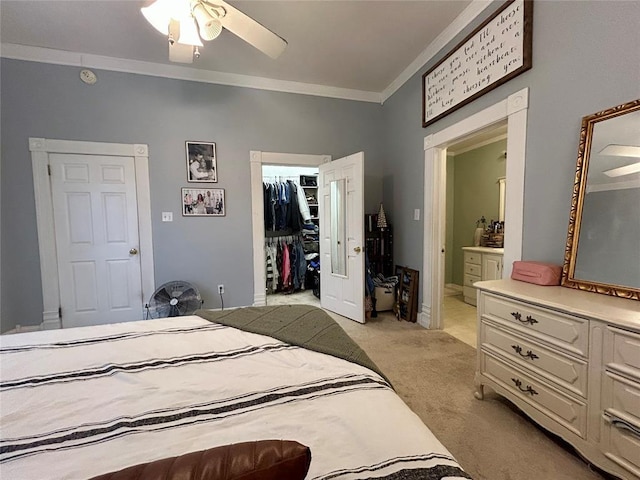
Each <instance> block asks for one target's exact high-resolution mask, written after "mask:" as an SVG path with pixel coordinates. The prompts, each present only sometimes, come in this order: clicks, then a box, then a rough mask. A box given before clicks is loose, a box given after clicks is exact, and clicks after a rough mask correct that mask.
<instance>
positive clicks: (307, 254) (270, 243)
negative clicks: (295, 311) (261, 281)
mask: <svg viewBox="0 0 640 480" xmlns="http://www.w3.org/2000/svg"><path fill="white" fill-rule="evenodd" d="M318 174H319V172H318V167H307V166H297V165H263V166H262V184H263V189H264V221H265V225H264V229H265V232H264V233H265V237H264V247H265V272H266V285H265V291H266V297H265V298H266V304H267V305H290V304H294V303H295V304H304V305H313V306H316V307H319V306H320V284H319V282H320V277H319V272H320V237H319V236H320V228H319V227H320V217H319V214H318V208H319V205H318Z"/></svg>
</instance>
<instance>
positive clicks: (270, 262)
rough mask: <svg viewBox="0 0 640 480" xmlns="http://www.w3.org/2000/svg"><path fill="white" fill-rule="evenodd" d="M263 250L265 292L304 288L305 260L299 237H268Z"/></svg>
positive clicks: (289, 291) (286, 291)
mask: <svg viewBox="0 0 640 480" xmlns="http://www.w3.org/2000/svg"><path fill="white" fill-rule="evenodd" d="M264 251H265V272H266V280H267V284H266V288H267V293H276V292H282V293H292V292H294V291H296V290H300V289H304V288H305V276H306V272H307V260H306V259H305V252H304V250H303V246H302V242H301V241H300V239H297V238H292V237H288V238H285V237H279V238H277V239H273V238H272V239H268V240H267V241H266V243H265V246H264Z"/></svg>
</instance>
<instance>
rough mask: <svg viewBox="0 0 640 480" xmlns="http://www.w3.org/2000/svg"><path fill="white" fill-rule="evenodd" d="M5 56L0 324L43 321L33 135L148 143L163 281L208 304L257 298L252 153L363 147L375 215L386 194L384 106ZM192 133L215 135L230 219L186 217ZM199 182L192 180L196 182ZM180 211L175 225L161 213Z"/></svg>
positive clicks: (157, 261) (338, 151) (337, 153)
mask: <svg viewBox="0 0 640 480" xmlns="http://www.w3.org/2000/svg"><path fill="white" fill-rule="evenodd" d="M78 72H79V69H78V68H74V67H65V66H57V65H49V64H41V63H35V62H23V61H15V60H7V59H2V63H1V78H0V81H1V83H0V85H1V88H2V107H1V111H0V114H1V125H0V127H1V135H2V136H1V140H2V147H1V154H2V164H1V168H2V179H1V181H2V184H1V194H2V197H1V199H2V205H1V208H2V211H1V213H2V217H1V235H2V239H1V243H2V254H1V275H2V280H3V281H2V289H1V290H2V293H1V294H2V297H1V318H2V325H1V327H0V328H1V331H6V330H9V329H11V328H13V326H14V325H15V324H16V323H19V324H22V325H35V324H39V323H40V322H41V321H42V292H41V281H40V264H39V256H38V245H37V230H36V218H35V201H34V192H33V186H32V182H33V180H32V170H31V157H30V154H29V149H28V137H44V138H56V139H68V140H86V141H96V142H118V143H146V144H148V145H149V155H150V158H149V163H150V184H151V202H152V211H151V213H152V221H153V240H154V265H155V281H156V285H158V286H159V285H160V284H161V283H163V282H166V281H169V280H177V279H181V280H187V281H191V282H193V283H195V284H196V285H197V286H198V287H199V289H200V290H201V293H202V295H203V297H204V299H205V307H207V308H217V307H219V296H218V295H217V293H216V285H218V284H219V283H223V284H225V306H239V305H250V304H252V303H253V285H252V282H251V281H247V279H251V278H253V263H252V262H253V258H252V239H251V235H252V234H251V197H250V168H249V151H250V150H262V151H271V152H291V153H308V154H329V155H332V156H333V158H339V157H341V156H344V155H348V154H351V153H354V152H357V151H360V150H363V151H364V152H365V165H366V167H365V168H366V171H367V175H366V178H365V190H366V192H367V193H366V199H367V205H366V206H365V208H367V209H368V210H370V211H371V210H374V211H375V210H376V209H377V205H378V204H379V202H380V201H381V200H382V196H381V188H380V185H381V184H382V173H381V172H382V165H383V160H384V158H383V156H382V153H381V151H382V140H381V139H382V120H381V119H382V109H381V107H380V105H377V104H373V103H364V102H353V101H346V100H337V99H328V98H321V97H313V96H305V95H294V94H286V93H277V92H267V91H261V90H254V89H247V88H237V87H227V86H221V85H210V84H204V83H196V82H187V81H179V80H170V79H165V78H156V77H147V76H142V75H132V74H126V73H118V72H109V71H98V72H97V74H98V79H99V80H98V83H97V84H96V85H94V86H88V85H85V84H83V83H81V81H80V79H79V78H78ZM185 140H199V141H213V142H216V149H217V156H218V164H217V166H218V183H217V184H215V186H216V187H219V188H224V189H225V190H226V208H227V215H226V216H225V217H221V218H219V217H216V218H204V217H199V218H185V217H182V216H181V213H180V212H181V195H180V188H181V187H187V186H189V184H188V183H187V182H186V160H185V152H184V148H185V145H184V142H185ZM191 185H193V184H191ZM163 211H173V212H174V217H173V218H174V221H173V223H162V222H161V221H160V217H161V212H163Z"/></svg>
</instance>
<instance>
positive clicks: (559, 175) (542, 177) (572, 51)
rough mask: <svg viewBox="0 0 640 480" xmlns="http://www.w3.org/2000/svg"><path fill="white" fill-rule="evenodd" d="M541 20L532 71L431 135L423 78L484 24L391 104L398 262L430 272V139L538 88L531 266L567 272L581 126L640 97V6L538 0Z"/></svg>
mask: <svg viewBox="0 0 640 480" xmlns="http://www.w3.org/2000/svg"><path fill="white" fill-rule="evenodd" d="M500 3H501V2H500ZM492 9H493V11H495V8H493V6H492V7H491V8H489V9H487V11H486V12H485V15H484V16H483V17H484V18H486V17H487V16H489V15H490V13H491V11H492ZM533 17H534V18H533V27H534V28H533V67H532V69H531V70H529V71H527V72H525V73H523V74H521V75H520V76H518V77H516V78H514V79H513V80H511V81H509V82H507V83H505V84H504V85H501V86H500V87H498V88H496V89H494V90H493V91H491V92H489V93H487V94H485V95H483V96H482V97H480V98H478V99H477V100H475V101H473V102H471V103H470V104H469V105H466V106H465V107H463V108H461V109H459V110H457V111H456V112H453V113H451V114H450V115H448V116H446V117H444V118H443V119H442V120H440V121H438V122H436V123H435V124H432V125H430V126H429V127H427V128H422V127H421V116H422V112H421V102H422V89H421V77H422V74H423V73H424V72H425V71H427V70H428V69H429V68H430V67H431V66H433V65H434V64H435V63H436V62H437V61H439V60H440V59H441V58H442V57H443V56H444V55H446V54H447V53H448V52H449V51H450V50H451V49H453V48H454V47H455V46H456V45H457V44H458V42H459V41H460V40H462V39H463V38H464V37H465V36H466V35H467V34H468V33H469V32H471V31H472V30H473V27H475V26H477V25H478V24H479V23H481V21H482V20H483V18H481V19H477V20H476V21H475V22H474V25H471V26H470V27H469V28H468V29H466V30H465V31H464V32H462V33H461V34H460V35H459V36H458V38H456V39H454V41H452V42H451V43H450V44H449V45H448V46H447V47H445V48H444V49H443V50H442V51H441V52H440V53H439V54H438V55H436V57H435V58H434V59H433V60H432V61H430V62H429V63H428V64H427V65H425V66H424V67H423V68H422V69H421V70H420V71H419V72H418V73H417V74H416V75H414V76H413V77H412V78H411V79H410V80H409V81H408V82H407V83H405V84H404V85H403V87H402V88H401V89H399V90H398V91H397V92H396V93H395V94H394V95H393V96H392V97H391V98H390V99H388V100H387V101H386V102H385V104H384V106H383V110H384V122H385V131H386V133H385V134H386V136H387V142H386V144H385V145H386V148H387V156H388V158H389V159H390V160H389V161H388V162H387V163H386V164H385V171H384V199H385V205H389V210H390V214H391V215H393V217H394V220H395V221H394V237H395V238H394V246H395V260H396V262H397V263H401V264H406V265H409V266H411V267H413V268H417V269H420V270H422V249H423V231H422V229H423V224H422V222H421V221H420V222H416V221H414V220H413V209H414V208H422V199H423V190H424V188H423V178H424V150H423V140H424V137H425V136H427V135H429V134H432V133H434V132H438V131H440V130H442V129H444V128H446V127H448V126H450V125H452V124H454V123H457V122H459V121H460V120H462V119H464V118H466V117H468V116H469V115H471V114H473V113H476V112H478V111H480V110H482V109H484V108H487V107H489V106H491V105H493V104H495V103H497V102H500V101H502V100H504V99H505V98H507V96H509V95H510V94H512V93H515V92H517V91H519V90H521V89H522V88H525V87H529V113H528V124H527V145H526V165H525V169H526V171H525V191H524V237H523V258H524V259H528V260H540V261H547V262H553V263H558V264H562V261H563V254H564V246H565V241H566V234H567V225H568V220H569V208H570V202H571V191H572V185H573V177H574V172H575V166H576V155H577V150H578V135H579V132H580V122H581V119H582V117H583V116H584V115H588V114H591V113H595V112H597V111H600V110H603V109H606V108H609V107H612V106H614V105H618V104H620V103H624V102H628V101H630V100H633V99H636V98H639V97H640V54H639V53H638V52H640V30H638V20H639V19H640V2H637V1H629V2H623V1H621V2H609V1H589V2H558V1H544V2H543V1H537V2H535V3H534V15H533ZM423 217H424V212H423ZM421 279H422V280H421V282H422V281H424V279H425V277H424V272H422V273H421ZM420 289H421V292H422V286H421V287H420Z"/></svg>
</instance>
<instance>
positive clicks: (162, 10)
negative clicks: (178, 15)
mask: <svg viewBox="0 0 640 480" xmlns="http://www.w3.org/2000/svg"><path fill="white" fill-rule="evenodd" d="M140 12H142V15H144V18H146V19H147V21H148V22H149V23H150V24H151V25H152V26H153V28H155V29H156V30H158V31H159V32H160V33H162V34H163V35H169V22H170V21H171V14H170V11H169V9H168V5H167V2H166V1H164V0H158V1H156V2H154V3H152V4H151V5H149V6H148V7H142V8H141V9H140Z"/></svg>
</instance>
